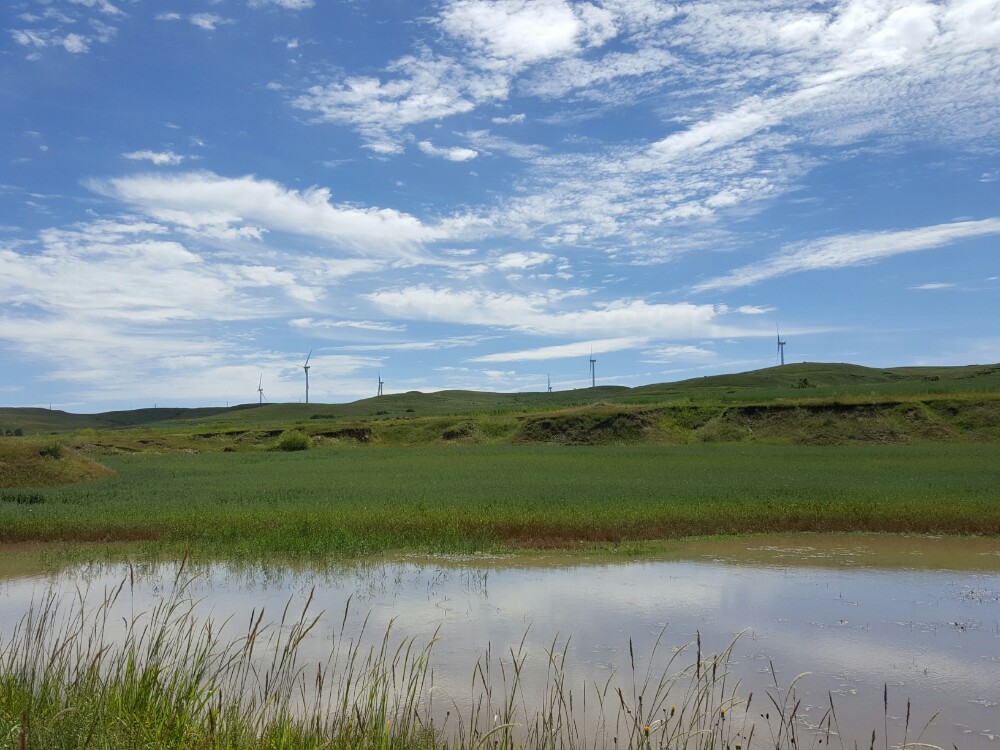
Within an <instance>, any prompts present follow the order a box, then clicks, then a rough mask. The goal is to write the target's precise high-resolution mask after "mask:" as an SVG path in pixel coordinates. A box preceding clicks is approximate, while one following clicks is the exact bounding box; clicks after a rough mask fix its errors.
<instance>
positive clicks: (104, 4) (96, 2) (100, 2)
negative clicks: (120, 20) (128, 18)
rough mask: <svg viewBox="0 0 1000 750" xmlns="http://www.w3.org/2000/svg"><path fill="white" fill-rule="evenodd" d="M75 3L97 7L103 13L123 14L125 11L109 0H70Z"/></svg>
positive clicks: (111, 14) (110, 14)
mask: <svg viewBox="0 0 1000 750" xmlns="http://www.w3.org/2000/svg"><path fill="white" fill-rule="evenodd" d="M69 1H70V3H72V4H73V5H83V6H86V7H87V8H97V10H99V11H100V12H101V13H106V14H107V15H109V16H123V15H125V13H124V12H123V11H122V10H121V9H120V8H118V7H117V6H115V5H112V4H111V3H110V2H108V0H69Z"/></svg>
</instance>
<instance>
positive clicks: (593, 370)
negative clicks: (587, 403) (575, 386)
mask: <svg viewBox="0 0 1000 750" xmlns="http://www.w3.org/2000/svg"><path fill="white" fill-rule="evenodd" d="M596 364H597V360H596V359H594V350H593V349H591V350H590V387H591V388H596V387H597V368H596V367H595V365H596Z"/></svg>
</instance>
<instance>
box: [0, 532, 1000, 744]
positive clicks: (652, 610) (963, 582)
mask: <svg viewBox="0 0 1000 750" xmlns="http://www.w3.org/2000/svg"><path fill="white" fill-rule="evenodd" d="M5 557H6V559H7V560H8V566H7V567H8V572H7V575H6V577H5V576H4V575H3V574H2V573H0V641H2V640H3V638H4V637H6V636H7V635H8V634H9V632H10V630H11V628H12V627H13V625H14V624H15V623H16V622H17V620H18V619H19V618H20V617H21V616H22V615H23V614H24V612H25V611H26V610H27V609H28V608H29V607H30V606H31V602H32V601H33V600H36V601H37V599H38V598H39V596H40V595H41V593H42V592H43V591H44V590H45V589H46V588H47V587H55V589H56V590H58V591H60V592H62V595H63V596H66V597H69V596H72V595H73V594H74V592H75V591H77V590H78V589H80V588H87V589H89V590H90V591H91V592H95V593H98V594H99V593H100V592H101V591H103V590H104V589H105V588H106V587H112V586H115V585H117V584H118V583H119V582H121V581H122V580H123V578H128V576H129V569H128V567H127V566H124V565H115V564H110V565H108V564H102V565H84V566H76V567H73V568H70V569H68V570H64V571H61V572H59V573H58V574H41V573H38V572H37V571H36V572H35V573H33V574H28V572H29V571H30V565H27V564H26V563H25V559H27V558H25V557H24V556H22V557H21V559H20V562H18V563H16V565H15V566H12V565H11V564H10V561H12V560H14V559H15V557H17V556H16V555H7V556H5ZM28 557H30V555H28ZM2 568H3V564H2V563H0V569H2ZM175 570H176V566H173V565H163V566H156V567H153V568H147V569H144V570H139V571H138V576H137V577H136V583H135V586H134V588H132V587H127V594H126V597H125V599H124V600H123V604H122V606H125V607H128V608H131V609H132V610H140V611H141V610H142V609H143V608H146V607H149V606H150V605H151V603H152V602H153V601H154V600H155V599H156V598H157V597H160V596H162V595H163V594H164V592H165V590H166V589H167V588H168V587H169V583H170V581H171V580H172V578H173V576H174V574H175ZM199 572H200V575H199V576H198V577H197V578H196V579H195V581H194V582H193V583H192V587H191V593H192V594H193V595H194V596H195V597H197V598H199V600H200V602H199V605H198V607H199V611H200V612H201V613H202V614H203V615H205V616H211V617H213V618H215V619H216V620H218V621H220V622H221V621H222V620H224V619H226V618H228V617H230V616H232V620H230V622H231V623H238V624H239V625H238V628H243V629H245V623H246V622H247V620H248V618H249V617H250V613H251V611H253V610H255V609H256V610H258V611H259V608H260V607H262V606H263V607H265V611H266V612H268V613H271V614H273V616H274V618H275V619H277V618H278V617H279V616H280V613H281V611H282V609H283V608H284V607H285V605H286V603H287V602H288V600H289V597H291V598H292V600H293V602H292V608H293V609H296V608H301V606H302V605H303V604H304V602H305V600H306V599H307V598H308V596H309V595H310V592H311V591H314V603H313V605H312V608H313V610H317V611H318V610H325V611H326V613H327V615H326V617H325V619H324V620H323V621H322V624H321V626H320V627H319V628H317V629H316V630H315V631H314V632H313V633H312V634H311V635H310V637H309V640H308V641H307V642H306V643H305V644H304V649H303V651H302V655H303V657H305V658H306V659H316V660H322V659H323V658H324V656H325V655H326V653H327V652H328V650H329V648H330V643H331V641H332V639H333V634H334V632H335V631H338V630H339V628H340V626H341V621H342V617H343V613H344V611H345V607H347V603H348V601H350V602H351V605H350V609H351V613H352V614H350V616H349V617H348V622H347V628H348V634H349V633H350V630H351V628H352V627H353V628H358V627H360V623H361V621H362V620H363V618H364V617H365V616H366V615H367V616H368V618H369V622H368V626H367V627H368V630H367V632H368V633H371V634H375V635H378V636H380V635H381V634H382V633H383V632H384V631H385V629H386V628H387V627H389V625H390V623H392V628H393V630H394V632H396V633H398V634H400V635H405V636H412V637H414V638H416V641H417V643H424V642H428V641H430V639H431V638H432V637H434V634H435V633H437V635H438V637H439V638H440V640H439V641H438V642H437V643H436V645H435V646H434V652H433V653H434V656H433V661H432V663H433V665H434V681H435V685H437V686H438V688H436V689H438V690H440V692H441V693H442V694H443V695H445V696H448V697H450V698H453V699H454V700H455V701H456V703H457V704H458V705H459V706H461V702H462V700H463V696H467V695H468V693H469V683H470V680H471V676H472V671H473V667H474V665H475V663H476V661H477V659H480V658H482V657H483V656H484V653H485V651H486V649H487V646H489V647H490V649H491V650H492V652H493V653H494V654H496V653H502V652H505V651H506V650H507V649H508V648H510V647H513V648H515V649H516V648H517V647H518V644H519V643H521V641H522V638H524V637H525V633H526V631H527V638H526V640H525V650H526V653H527V654H528V661H527V666H528V668H529V670H532V669H533V670H534V672H533V674H535V675H536V677H535V678H532V679H529V681H528V684H529V686H534V687H537V686H538V685H539V684H540V683H541V681H542V679H543V677H544V672H545V666H546V663H547V657H546V655H545V650H546V649H548V648H551V647H552V646H553V645H555V647H556V648H557V649H562V648H564V647H566V646H567V642H568V652H567V653H568V655H567V659H566V665H567V672H568V683H569V684H570V685H571V686H572V685H580V686H582V685H583V683H584V682H587V683H589V684H590V685H591V686H592V685H593V684H595V683H598V684H603V683H604V682H605V681H606V680H607V679H608V677H609V676H610V675H612V674H616V675H617V679H621V680H622V683H623V684H624V685H628V686H630V685H631V680H632V674H633V670H632V659H633V657H632V656H630V640H631V644H632V653H633V654H634V659H635V662H636V664H635V667H636V670H637V671H639V672H644V671H645V669H646V666H647V663H648V660H649V658H650V654H651V653H653V651H654V646H655V644H656V641H657V638H658V637H659V636H660V635H661V633H663V644H662V645H661V646H660V647H659V650H658V651H657V656H656V658H657V659H658V660H659V661H665V660H666V659H667V658H669V657H670V655H671V654H672V651H673V649H674V648H676V647H679V646H682V645H684V644H686V643H689V642H692V641H694V640H695V638H696V635H697V634H700V636H701V640H702V643H703V649H704V650H705V651H706V652H710V651H720V650H722V649H724V648H725V647H726V646H727V645H728V644H729V643H730V642H731V640H732V639H733V638H734V637H735V636H736V635H737V634H739V633H741V632H742V633H743V634H742V635H741V636H740V637H739V640H738V641H737V643H736V646H735V649H734V651H733V658H732V661H731V663H730V665H729V667H730V671H731V672H732V674H733V676H734V677H736V678H739V679H740V680H742V686H741V689H740V692H741V693H742V694H744V695H747V694H749V693H750V692H753V693H754V694H755V698H754V706H753V708H754V709H755V710H756V709H757V708H758V707H760V710H761V711H763V710H765V709H764V708H763V705H764V703H765V698H764V693H765V690H766V689H767V688H768V687H769V686H770V687H771V691H772V693H775V694H776V695H778V694H779V693H776V692H775V690H774V688H773V686H774V683H775V681H777V683H778V685H780V686H785V685H787V684H788V683H789V682H790V681H791V680H793V679H794V678H795V677H796V676H797V675H798V674H800V673H802V672H810V673H811V674H810V675H809V676H807V677H804V678H802V680H801V681H800V682H799V683H798V686H797V692H798V696H799V697H800V698H801V699H802V707H801V708H800V713H801V714H802V716H803V719H804V722H805V723H806V724H809V723H815V722H816V721H817V720H818V719H819V717H820V716H821V715H822V713H823V711H825V709H826V707H827V705H828V702H829V698H828V695H829V694H832V696H833V700H834V702H835V705H836V710H837V716H838V718H839V721H840V725H841V730H842V733H843V735H844V738H845V741H844V744H845V745H846V746H852V745H853V743H854V740H857V741H858V743H859V745H860V746H862V747H868V744H869V742H870V738H871V732H872V730H873V729H874V730H877V733H878V735H879V741H878V745H879V746H882V745H883V737H882V735H883V729H882V727H883V723H884V722H885V718H884V715H883V686H884V685H885V684H886V683H887V684H888V694H889V710H888V713H889V717H890V718H889V720H888V723H889V726H890V728H889V736H890V742H895V743H897V744H898V743H899V742H901V741H902V739H903V722H904V719H903V717H904V716H905V714H906V710H907V709H906V705H907V699H909V700H910V701H911V704H912V718H911V721H910V730H909V735H908V738H909V739H910V740H911V741H912V740H914V739H915V738H916V735H917V734H918V733H919V731H920V729H921V728H922V727H923V725H924V723H925V722H926V721H927V720H928V719H930V717H931V716H932V714H934V712H936V711H938V710H941V712H942V713H941V715H940V716H939V717H938V718H937V719H936V720H935V722H934V724H933V725H932V726H931V727H930V728H929V729H928V730H927V731H926V732H925V733H924V735H923V737H922V740H923V741H925V742H930V743H934V744H938V745H941V746H943V747H951V746H952V745H953V744H956V745H958V747H959V748H974V749H975V748H1000V708H998V703H1000V540H983V539H960V540H955V539H934V538H923V537H881V536H851V535H844V536H801V537H788V536H781V537H774V538H766V537H754V538H749V539H742V540H733V539H727V540H710V541H703V542H685V543H678V544H675V545H671V546H670V547H669V548H667V549H666V550H665V551H664V554H663V555H662V556H661V558H658V559H653V560H650V559H643V560H636V561H629V560H614V559H607V558H605V559H601V558H591V559H586V558H581V557H579V556H577V557H564V556H558V555H551V556H539V557H536V558H533V559H532V558H524V557H518V558H511V559H483V558H477V559H465V560H462V559H450V560H445V559H437V558H435V559H420V558H409V559H397V560H388V561H367V562H364V563H359V564H357V565H354V566H350V567H344V568H337V569H326V570H321V571H320V570H314V569H299V570H294V569H292V568H275V569H271V570H267V571H263V570H259V569H238V568H234V567H232V566H228V565H225V564H213V565H209V566H205V567H204V568H203V569H202V570H200V571H199ZM269 616H270V615H269ZM529 626H530V629H529ZM664 628H665V632H664ZM234 632H235V630H234ZM693 659H694V653H693V650H692V652H691V654H690V658H681V660H680V662H679V663H680V664H681V665H684V666H686V665H687V664H689V663H690V662H691V661H693ZM772 668H773V673H772ZM578 695H579V693H578ZM758 696H759V697H758ZM751 713H753V711H751Z"/></svg>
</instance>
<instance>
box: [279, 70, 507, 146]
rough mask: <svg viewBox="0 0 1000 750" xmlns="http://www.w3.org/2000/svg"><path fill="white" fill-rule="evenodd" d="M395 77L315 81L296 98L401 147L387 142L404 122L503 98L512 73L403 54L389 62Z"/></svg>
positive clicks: (322, 116) (326, 118) (321, 116)
mask: <svg viewBox="0 0 1000 750" xmlns="http://www.w3.org/2000/svg"><path fill="white" fill-rule="evenodd" d="M387 70H388V72H389V73H390V74H395V75H396V77H394V78H388V79H387V80H385V81H382V80H380V79H378V78H374V77H361V76H351V77H347V78H344V79H343V80H340V81H332V82H330V83H327V84H324V85H317V86H313V87H311V88H310V89H309V90H308V91H306V93H304V94H302V95H301V96H299V97H297V98H295V99H294V100H293V101H292V104H293V105H294V106H296V107H298V108H300V109H303V110H306V111H308V112H315V113H316V114H317V119H318V120H319V121H322V122H332V123H337V124H342V125H350V126H352V127H354V128H356V129H357V130H358V131H359V132H360V133H361V134H362V136H364V137H365V139H366V140H367V141H368V142H369V143H370V144H381V146H382V149H383V150H382V151H381V153H399V151H400V150H401V149H398V148H397V149H392V150H390V149H387V148H386V147H385V146H386V144H392V143H394V142H395V141H394V138H395V136H396V134H398V133H399V132H400V131H401V130H403V129H404V128H406V127H408V126H410V125H413V124H415V123H419V122H425V121H427V120H437V119H441V118H444V117H448V116H451V115H454V114H459V113H462V112H469V111H471V110H473V109H475V108H476V107H477V106H478V105H479V104H481V103H483V102H486V101H493V100H499V99H504V98H506V96H507V92H508V84H509V79H508V77H507V76H506V75H504V74H501V73H496V72H484V71H477V70H470V69H469V68H467V67H466V66H464V65H462V64H461V63H459V62H457V61H455V60H453V59H451V58H448V57H442V56H435V55H432V54H430V53H426V52H425V53H422V54H420V55H416V56H412V55H411V56H407V57H403V58H401V59H399V60H397V61H396V62H394V63H393V64H391V65H390V66H389V67H388V68H387Z"/></svg>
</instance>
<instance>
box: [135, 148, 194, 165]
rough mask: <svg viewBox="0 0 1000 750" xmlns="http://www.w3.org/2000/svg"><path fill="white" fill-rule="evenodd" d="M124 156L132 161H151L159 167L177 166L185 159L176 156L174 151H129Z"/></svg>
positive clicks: (181, 156) (178, 155) (179, 155)
mask: <svg viewBox="0 0 1000 750" xmlns="http://www.w3.org/2000/svg"><path fill="white" fill-rule="evenodd" d="M122 156H123V157H124V158H126V159H128V160H130V161H150V162H152V163H153V164H155V165H156V166H158V167H162V166H167V165H169V166H177V165H178V164H180V163H181V162H182V161H184V159H185V157H184V156H183V155H181V154H175V153H174V152H173V151H150V150H148V149H146V150H142V151H128V152H126V153H124V154H122Z"/></svg>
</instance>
